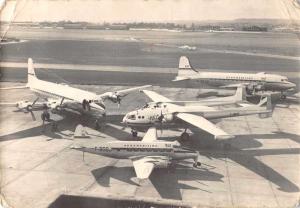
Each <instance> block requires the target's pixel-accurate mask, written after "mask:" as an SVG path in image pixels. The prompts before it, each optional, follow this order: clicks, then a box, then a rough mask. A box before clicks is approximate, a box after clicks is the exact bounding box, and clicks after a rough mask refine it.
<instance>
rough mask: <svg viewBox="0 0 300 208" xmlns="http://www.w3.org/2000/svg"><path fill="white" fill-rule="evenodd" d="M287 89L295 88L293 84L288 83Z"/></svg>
mask: <svg viewBox="0 0 300 208" xmlns="http://www.w3.org/2000/svg"><path fill="white" fill-rule="evenodd" d="M287 87H288V88H289V89H291V88H295V87H296V84H295V83H293V82H288V83H287Z"/></svg>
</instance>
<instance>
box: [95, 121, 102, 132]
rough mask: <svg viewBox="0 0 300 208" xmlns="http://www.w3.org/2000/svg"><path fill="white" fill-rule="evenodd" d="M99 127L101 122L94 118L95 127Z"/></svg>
mask: <svg viewBox="0 0 300 208" xmlns="http://www.w3.org/2000/svg"><path fill="white" fill-rule="evenodd" d="M100 128H101V123H100V121H99V119H96V121H95V129H96V130H98V129H100Z"/></svg>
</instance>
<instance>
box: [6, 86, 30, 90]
mask: <svg viewBox="0 0 300 208" xmlns="http://www.w3.org/2000/svg"><path fill="white" fill-rule="evenodd" d="M27 88H29V87H27V86H15V87H2V88H0V90H18V89H27Z"/></svg>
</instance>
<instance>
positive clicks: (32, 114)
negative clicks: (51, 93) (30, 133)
mask: <svg viewBox="0 0 300 208" xmlns="http://www.w3.org/2000/svg"><path fill="white" fill-rule="evenodd" d="M30 115H31V118H32V120H33V121H36V118H35V115H34V113H33V111H30Z"/></svg>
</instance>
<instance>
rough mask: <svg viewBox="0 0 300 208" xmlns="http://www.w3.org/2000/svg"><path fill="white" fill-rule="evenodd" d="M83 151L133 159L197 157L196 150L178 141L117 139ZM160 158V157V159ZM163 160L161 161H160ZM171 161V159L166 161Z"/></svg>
mask: <svg viewBox="0 0 300 208" xmlns="http://www.w3.org/2000/svg"><path fill="white" fill-rule="evenodd" d="M83 151H85V152H89V153H92V154H98V155H103V156H106V157H112V158H118V159H131V158H135V157H147V156H151V157H155V156H157V157H160V156H164V157H168V158H170V160H183V159H189V158H193V159H195V158H197V156H198V153H197V152H196V151H193V150H190V149H187V148H182V147H181V146H180V145H179V143H178V142H158V141H156V142H140V141H117V142H108V143H107V144H105V145H101V146H97V147H94V148H84V149H83ZM158 160H159V159H158ZM160 162H161V161H160ZM166 162H169V161H166Z"/></svg>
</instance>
